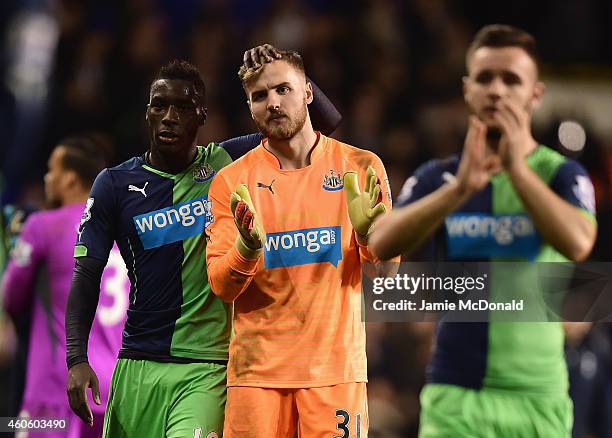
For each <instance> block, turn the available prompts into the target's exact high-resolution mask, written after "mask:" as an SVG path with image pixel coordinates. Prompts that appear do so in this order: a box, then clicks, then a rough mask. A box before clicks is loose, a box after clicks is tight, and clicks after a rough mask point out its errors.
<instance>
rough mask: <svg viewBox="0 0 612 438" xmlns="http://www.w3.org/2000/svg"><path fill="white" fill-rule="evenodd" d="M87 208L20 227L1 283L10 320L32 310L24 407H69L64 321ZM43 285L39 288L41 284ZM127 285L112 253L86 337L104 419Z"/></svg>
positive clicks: (44, 215)
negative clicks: (78, 240) (75, 249)
mask: <svg viewBox="0 0 612 438" xmlns="http://www.w3.org/2000/svg"><path fill="white" fill-rule="evenodd" d="M84 208H85V204H84V203H83V204H72V205H67V206H65V207H62V208H59V209H57V210H51V211H44V212H38V213H33V214H32V215H30V217H29V218H28V219H27V221H26V223H25V224H24V227H23V230H22V232H21V235H20V236H19V239H18V240H17V243H16V245H15V249H14V250H13V252H12V256H11V260H10V261H9V264H8V267H7V270H6V272H5V274H4V278H3V280H2V289H3V291H4V296H3V304H4V308H5V310H6V311H7V312H8V313H9V314H10V315H16V314H19V313H20V312H22V311H24V310H25V309H27V307H28V305H29V304H30V302H32V301H33V307H32V327H31V332H30V347H29V352H28V369H27V374H26V385H25V393H24V398H23V406H38V405H41V404H42V405H47V406H53V405H63V406H65V405H67V404H68V398H67V396H66V382H67V370H66V336H65V328H64V315H65V312H66V303H67V301H68V292H69V290H70V282H71V280H72V271H73V268H74V258H73V251H74V243H75V241H76V236H77V230H78V226H79V222H80V220H81V216H82V214H83V210H84ZM39 279H42V282H41V281H39ZM129 289H130V282H129V279H128V276H127V270H126V268H125V264H124V262H123V259H122V258H121V255H120V254H119V251H118V249H117V248H116V247H113V249H112V251H111V253H110V255H109V258H108V264H107V266H106V268H105V270H104V274H103V276H102V284H101V286H100V302H99V304H98V309H97V311H96V318H95V320H94V322H93V325H92V328H91V334H90V336H89V363H90V365H91V367H92V368H93V369H94V371H95V372H96V374H97V375H98V379H99V381H100V396H101V398H102V405H101V406H98V405H96V404H95V403H93V401H92V400H91V394H90V393H89V391H88V398H89V400H90V402H89V405H90V407H91V409H92V411H93V412H95V413H103V412H104V408H105V406H106V402H107V400H108V391H109V388H110V379H111V374H112V371H113V367H114V365H115V362H116V360H117V353H118V351H119V348H120V347H121V333H122V330H123V325H124V323H125V319H126V311H127V308H128V304H129Z"/></svg>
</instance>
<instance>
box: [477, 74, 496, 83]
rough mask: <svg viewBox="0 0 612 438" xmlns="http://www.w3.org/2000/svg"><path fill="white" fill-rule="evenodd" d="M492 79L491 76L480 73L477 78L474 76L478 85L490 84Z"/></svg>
mask: <svg viewBox="0 0 612 438" xmlns="http://www.w3.org/2000/svg"><path fill="white" fill-rule="evenodd" d="M492 78H493V75H491V74H490V73H481V74H479V75H478V76H476V82H478V83H479V84H487V83H489V82H491V79H492Z"/></svg>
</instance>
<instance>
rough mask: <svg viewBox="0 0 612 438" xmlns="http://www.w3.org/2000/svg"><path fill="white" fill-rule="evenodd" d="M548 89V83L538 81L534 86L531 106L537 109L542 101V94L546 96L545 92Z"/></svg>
mask: <svg viewBox="0 0 612 438" xmlns="http://www.w3.org/2000/svg"><path fill="white" fill-rule="evenodd" d="M545 91H546V85H544V82H540V81H538V82H536V83H535V86H534V87H533V96H532V98H531V108H533V109H536V108H537V107H539V106H540V103H542V96H544V92H545Z"/></svg>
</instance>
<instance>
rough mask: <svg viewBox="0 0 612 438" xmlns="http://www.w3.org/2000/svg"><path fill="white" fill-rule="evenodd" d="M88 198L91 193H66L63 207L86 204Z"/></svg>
mask: <svg viewBox="0 0 612 438" xmlns="http://www.w3.org/2000/svg"><path fill="white" fill-rule="evenodd" d="M88 197H89V191H83V190H76V191H74V192H72V191H68V192H67V193H64V196H63V197H62V207H66V206H67V205H72V204H84V203H85V202H87V198H88Z"/></svg>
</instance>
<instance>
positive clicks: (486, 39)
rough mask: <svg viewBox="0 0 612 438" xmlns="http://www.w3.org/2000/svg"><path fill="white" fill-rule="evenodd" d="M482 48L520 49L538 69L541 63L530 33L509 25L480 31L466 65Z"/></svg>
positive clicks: (468, 54) (500, 25)
mask: <svg viewBox="0 0 612 438" xmlns="http://www.w3.org/2000/svg"><path fill="white" fill-rule="evenodd" d="M481 47H496V48H500V47H519V48H521V49H523V50H524V51H525V52H526V53H527V54H528V55H529V56H530V57H531V59H533V62H534V63H535V65H536V68H537V67H538V66H539V63H540V56H539V54H538V47H537V44H536V40H535V38H534V37H533V36H532V35H531V34H530V33H528V32H526V31H524V30H522V29H519V28H518V27H514V26H509V25H507V24H490V25H488V26H485V27H483V28H482V29H480V30H479V31H478V33H477V34H476V36H475V37H474V39H473V40H472V43H471V44H470V47H469V48H468V51H467V55H466V64H467V62H468V61H469V59H470V58H471V57H472V55H473V54H474V52H475V51H476V50H478V49H480V48H481Z"/></svg>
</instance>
